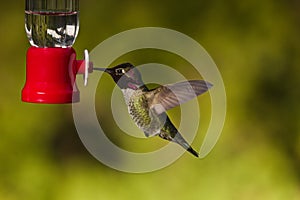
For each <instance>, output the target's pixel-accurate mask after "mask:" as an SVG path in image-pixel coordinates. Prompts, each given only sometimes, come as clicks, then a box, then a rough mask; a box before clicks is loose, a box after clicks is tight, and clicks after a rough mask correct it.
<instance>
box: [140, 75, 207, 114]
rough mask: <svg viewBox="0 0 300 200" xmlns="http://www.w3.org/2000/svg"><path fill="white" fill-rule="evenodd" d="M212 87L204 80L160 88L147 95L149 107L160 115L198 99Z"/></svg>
mask: <svg viewBox="0 0 300 200" xmlns="http://www.w3.org/2000/svg"><path fill="white" fill-rule="evenodd" d="M212 86H213V85H212V84H211V83H209V82H207V81H204V80H190V81H183V82H179V83H174V84H168V85H164V86H160V87H158V88H156V89H154V90H151V91H149V92H148V93H147V94H146V95H147V96H148V102H149V105H151V107H150V108H151V109H153V110H154V111H155V112H156V114H158V115H159V114H161V113H163V112H166V111H167V110H169V109H171V108H174V107H176V106H179V105H180V104H182V103H185V102H187V101H189V100H191V99H193V98H195V97H197V96H198V95H200V94H202V93H204V92H206V91H207V90H208V89H209V88H211V87H212Z"/></svg>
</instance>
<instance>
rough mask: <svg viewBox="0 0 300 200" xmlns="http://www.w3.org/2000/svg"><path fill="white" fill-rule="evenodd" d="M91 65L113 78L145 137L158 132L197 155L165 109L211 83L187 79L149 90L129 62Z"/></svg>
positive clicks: (194, 95) (196, 94)
mask: <svg viewBox="0 0 300 200" xmlns="http://www.w3.org/2000/svg"><path fill="white" fill-rule="evenodd" d="M94 69H95V70H99V71H104V72H106V73H108V74H109V75H110V76H111V77H112V78H113V79H114V81H115V82H116V84H117V85H118V86H119V87H120V89H121V90H122V92H123V96H124V99H125V102H126V105H127V107H128V112H129V115H130V116H131V118H132V120H133V121H134V122H135V124H136V125H137V126H138V127H139V128H140V129H141V130H142V131H143V132H144V134H145V135H146V137H151V136H157V135H158V136H159V137H161V138H163V139H165V140H168V141H171V142H175V143H177V144H179V145H181V146H182V147H183V148H184V149H186V150H187V151H189V152H190V153H192V154H193V155H194V156H196V157H198V156H199V155H198V153H197V152H196V151H195V150H194V149H193V148H192V147H191V146H190V145H189V144H188V142H187V141H186V140H185V139H184V138H183V136H182V135H181V134H180V133H179V132H178V130H177V129H176V127H175V126H174V125H173V123H172V122H171V120H170V118H169V117H168V115H167V114H166V111H167V110H169V109H171V108H174V107H176V106H178V105H180V104H182V103H184V102H186V101H189V100H191V99H193V98H195V97H197V96H198V95H200V94H202V93H204V92H206V91H207V90H208V89H209V88H211V87H212V84H211V83H209V82H206V81H204V80H190V81H183V82H179V83H174V84H168V85H163V86H160V87H157V88H155V89H151V90H149V89H148V88H147V86H146V85H145V84H144V83H143V81H142V77H141V74H140V72H139V71H138V69H137V68H135V67H134V66H133V65H132V64H130V63H123V64H120V65H117V66H115V67H113V68H94Z"/></svg>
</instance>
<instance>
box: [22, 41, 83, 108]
mask: <svg viewBox="0 0 300 200" xmlns="http://www.w3.org/2000/svg"><path fill="white" fill-rule="evenodd" d="M76 73H77V69H76V52H75V50H74V49H73V48H37V47H30V48H29V49H28V51H27V61H26V83H25V86H24V88H23V90H22V101H24V102H31V103H46V104H63V103H74V102H78V101H79V91H78V89H77V86H76V83H75V78H76Z"/></svg>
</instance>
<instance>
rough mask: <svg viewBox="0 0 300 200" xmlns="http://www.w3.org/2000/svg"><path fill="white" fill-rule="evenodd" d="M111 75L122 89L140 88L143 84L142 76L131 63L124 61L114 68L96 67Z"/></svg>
mask: <svg viewBox="0 0 300 200" xmlns="http://www.w3.org/2000/svg"><path fill="white" fill-rule="evenodd" d="M96 69H98V70H101V71H104V72H106V73H108V74H110V75H111V77H112V78H113V79H114V81H115V82H116V84H117V85H118V86H119V87H120V88H121V89H127V88H131V89H134V90H136V89H138V88H139V87H140V86H142V85H143V81H142V77H141V74H140V72H139V71H138V69H137V68H135V67H134V66H133V65H132V64H131V63H122V64H119V65H117V66H115V67H113V68H106V69H105V68H96Z"/></svg>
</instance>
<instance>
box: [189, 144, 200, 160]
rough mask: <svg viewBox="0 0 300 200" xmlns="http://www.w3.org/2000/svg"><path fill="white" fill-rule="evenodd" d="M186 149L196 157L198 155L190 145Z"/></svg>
mask: <svg viewBox="0 0 300 200" xmlns="http://www.w3.org/2000/svg"><path fill="white" fill-rule="evenodd" d="M187 151H188V152H190V153H191V154H193V155H194V156H196V157H197V158H198V157H199V154H198V152H197V151H195V150H194V149H193V148H192V147H191V146H190V147H189V148H188V149H187Z"/></svg>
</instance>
